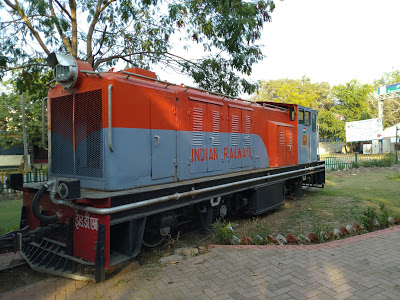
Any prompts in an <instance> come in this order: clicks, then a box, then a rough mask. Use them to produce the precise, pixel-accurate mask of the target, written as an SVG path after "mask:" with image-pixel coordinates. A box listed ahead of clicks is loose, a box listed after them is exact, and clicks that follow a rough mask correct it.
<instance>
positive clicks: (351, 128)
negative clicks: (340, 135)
mask: <svg viewBox="0 0 400 300" xmlns="http://www.w3.org/2000/svg"><path fill="white" fill-rule="evenodd" d="M382 133H383V127H382V120H381V119H379V118H376V119H368V120H362V121H355V122H346V142H347V143H348V142H362V141H372V140H381V139H383V135H382Z"/></svg>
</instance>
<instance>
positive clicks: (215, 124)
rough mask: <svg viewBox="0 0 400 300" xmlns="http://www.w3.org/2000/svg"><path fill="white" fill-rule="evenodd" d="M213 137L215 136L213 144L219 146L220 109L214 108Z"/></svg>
mask: <svg viewBox="0 0 400 300" xmlns="http://www.w3.org/2000/svg"><path fill="white" fill-rule="evenodd" d="M212 137H213V138H214V142H213V145H214V146H219V111H218V110H213V132H212Z"/></svg>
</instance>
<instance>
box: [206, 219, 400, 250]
mask: <svg viewBox="0 0 400 300" xmlns="http://www.w3.org/2000/svg"><path fill="white" fill-rule="evenodd" d="M398 231H400V225H397V226H393V227H390V228H385V229H381V230H377V231H373V232H368V233H365V234H361V235H356V236H350V237H346V238H343V239H341V240H336V241H331V242H327V243H322V244H313V245H209V246H208V247H207V249H208V250H210V249H212V248H229V249H280V250H315V249H329V248H334V247H339V246H343V245H348V244H352V243H355V242H359V241H362V240H366V239H369V238H373V237H376V236H379V235H386V234H390V233H393V232H398Z"/></svg>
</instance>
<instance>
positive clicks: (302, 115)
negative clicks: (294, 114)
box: [299, 108, 304, 124]
mask: <svg viewBox="0 0 400 300" xmlns="http://www.w3.org/2000/svg"><path fill="white" fill-rule="evenodd" d="M303 123H304V109H302V108H299V124H303Z"/></svg>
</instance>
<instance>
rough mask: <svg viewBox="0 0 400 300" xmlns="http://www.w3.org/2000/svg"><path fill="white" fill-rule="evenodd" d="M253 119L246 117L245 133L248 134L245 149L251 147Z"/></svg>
mask: <svg viewBox="0 0 400 300" xmlns="http://www.w3.org/2000/svg"><path fill="white" fill-rule="evenodd" d="M250 125H251V118H250V116H246V123H245V133H246V137H245V140H244V146H245V147H250V145H251V143H250V133H251V127H250Z"/></svg>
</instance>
